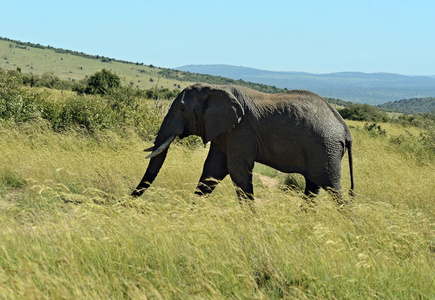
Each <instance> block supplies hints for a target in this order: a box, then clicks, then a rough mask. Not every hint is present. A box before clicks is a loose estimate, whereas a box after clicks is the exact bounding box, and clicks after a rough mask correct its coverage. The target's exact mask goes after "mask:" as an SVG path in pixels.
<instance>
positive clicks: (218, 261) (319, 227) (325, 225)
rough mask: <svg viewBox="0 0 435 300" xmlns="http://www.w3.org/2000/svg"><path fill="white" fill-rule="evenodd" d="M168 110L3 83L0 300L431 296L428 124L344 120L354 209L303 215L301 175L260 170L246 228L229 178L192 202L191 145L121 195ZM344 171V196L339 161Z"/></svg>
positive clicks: (328, 205) (128, 98)
mask: <svg viewBox="0 0 435 300" xmlns="http://www.w3.org/2000/svg"><path fill="white" fill-rule="evenodd" d="M8 49H9V48H8ZM10 49H12V50H14V49H15V48H10ZM17 50H23V51H33V49H32V50H25V49H21V48H17ZM44 51H47V50H44ZM41 59H42V57H41ZM64 60H65V59H64ZM61 61H63V60H61ZM35 66H36V65H35ZM169 103H170V102H169V101H162V100H160V101H151V100H147V99H143V98H141V96H138V95H137V94H135V93H132V90H131V88H121V89H119V90H116V91H112V92H111V93H109V94H107V95H104V96H102V95H76V94H75V93H73V92H71V91H55V90H50V89H41V88H38V89H37V88H30V87H29V86H23V85H22V83H20V81H19V80H18V79H17V78H15V77H14V75H13V74H9V73H8V72H5V71H0V159H1V161H0V299H44V298H48V299H108V298H113V299H119V298H127V299H129V298H132V299H145V298H158V299H190V298H198V299H222V298H236V299H278V298H287V299H289V298H290V299H292V298H298V299H377V298H384V299H434V298H435V286H434V282H435V268H434V267H435V210H434V208H433V204H434V201H435V177H434V174H435V165H434V161H435V137H434V136H433V123H430V122H429V121H430V120H429V119H428V120H425V122H426V121H427V123H425V122H423V121H422V120H420V119H415V120H413V121H412V122H408V124H414V123H415V122H414V121H418V122H416V123H415V124H416V125H417V127H413V126H411V125H408V126H402V125H399V124H393V123H377V124H375V123H373V124H369V123H367V124H366V123H364V122H357V121H347V122H348V124H349V126H350V128H351V132H352V135H353V137H354V167H355V184H356V196H355V198H354V199H353V200H352V201H351V204H349V205H346V206H344V207H338V206H337V205H336V203H335V201H333V200H332V199H330V198H329V195H328V194H327V193H324V192H323V193H321V195H320V196H319V197H318V198H317V199H316V201H315V203H306V202H305V201H304V200H303V197H302V195H301V190H302V189H303V187H302V186H301V185H302V184H301V178H300V177H297V176H295V177H289V176H288V175H286V174H282V173H279V172H277V171H276V170H273V169H270V168H268V167H265V166H262V165H257V166H256V168H255V170H254V189H255V195H256V200H255V207H256V214H252V213H251V212H249V211H246V210H243V209H241V207H240V206H239V204H238V201H237V198H236V193H235V191H234V188H233V186H232V183H231V181H230V180H229V178H226V179H225V180H224V181H223V182H222V183H221V184H220V185H219V186H218V188H217V189H216V191H215V192H214V193H213V194H212V195H211V196H210V197H209V198H207V199H201V198H196V197H195V196H194V195H193V190H194V188H195V186H196V182H197V180H198V178H199V176H200V173H201V169H202V164H203V162H204V160H205V157H206V154H207V149H205V148H203V147H200V146H198V144H197V143H195V141H194V140H193V141H191V143H189V142H188V143H182V142H178V143H174V144H173V145H171V149H170V152H169V154H168V157H167V160H166V162H165V164H164V166H163V168H162V170H161V172H160V174H159V175H158V177H157V179H156V181H155V182H154V184H153V185H152V187H151V188H150V189H149V190H147V191H146V193H145V194H144V195H143V196H142V197H141V198H139V199H132V198H130V197H129V194H130V192H131V191H132V189H133V188H134V187H135V186H136V184H137V183H138V181H139V179H140V178H141V176H142V175H143V172H144V170H145V168H146V165H147V161H145V160H144V157H145V155H144V153H143V152H142V149H144V148H146V147H149V146H150V145H151V141H152V139H153V135H154V134H155V132H156V130H157V128H158V124H159V123H160V122H161V119H162V116H163V115H164V112H165V110H166V109H167V106H168V105H169ZM431 124H432V125H431ZM431 126H432V127H431ZM342 169H343V172H342V173H343V180H342V184H343V187H344V189H347V188H348V187H349V185H350V179H349V171H348V165H347V159H346V158H345V159H344V160H343V166H342ZM290 185H291V186H292V188H289V186H290ZM347 200H351V199H350V198H347Z"/></svg>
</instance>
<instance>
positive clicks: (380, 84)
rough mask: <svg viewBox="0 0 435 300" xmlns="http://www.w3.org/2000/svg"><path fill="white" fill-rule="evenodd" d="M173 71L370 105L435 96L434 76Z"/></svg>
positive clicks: (214, 68)
mask: <svg viewBox="0 0 435 300" xmlns="http://www.w3.org/2000/svg"><path fill="white" fill-rule="evenodd" d="M176 70H180V71H188V72H192V73H199V74H208V75H213V76H223V77H228V78H231V79H236V80H237V79H243V80H245V81H250V82H254V83H262V84H267V85H272V86H276V87H278V88H287V89H289V90H292V89H306V90H310V91H313V92H315V93H317V94H319V95H321V96H324V97H329V98H337V99H342V100H346V101H351V102H358V103H366V104H371V105H378V104H384V103H387V102H391V101H398V100H402V99H409V98H424V97H434V96H435V75H434V76H405V75H399V74H391V73H361V72H339V73H330V74H312V73H305V72H274V71H264V70H259V69H254V68H247V67H238V66H231V65H187V66H182V67H179V68H176Z"/></svg>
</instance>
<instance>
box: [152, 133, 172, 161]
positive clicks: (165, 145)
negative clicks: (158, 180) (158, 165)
mask: <svg viewBox="0 0 435 300" xmlns="http://www.w3.org/2000/svg"><path fill="white" fill-rule="evenodd" d="M175 137H176V135H171V136H170V137H168V138H167V139H166V141H164V143H163V144H161V145H160V147H159V148H157V149H156V150H154V151H153V153H151V154H150V155H148V156H147V157H145V158H153V157H154V156H157V155H159V154H160V153H162V152H163V151H165V150H166V149H167V148H168V147H169V145H170V144H171V143H172V141H173V140H174V139H175Z"/></svg>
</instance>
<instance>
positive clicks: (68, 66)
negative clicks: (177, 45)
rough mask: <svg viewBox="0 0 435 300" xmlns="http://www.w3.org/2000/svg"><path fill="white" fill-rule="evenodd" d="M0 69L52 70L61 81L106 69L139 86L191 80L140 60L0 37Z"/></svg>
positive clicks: (164, 85)
mask: <svg viewBox="0 0 435 300" xmlns="http://www.w3.org/2000/svg"><path fill="white" fill-rule="evenodd" d="M0 68H3V69H6V70H17V68H19V69H20V70H21V71H22V72H23V73H31V74H34V75H42V74H44V73H50V72H52V73H54V74H55V75H56V76H58V77H59V78H60V79H63V80H71V81H75V80H81V79H83V78H85V77H88V76H90V75H92V74H94V73H95V72H97V71H100V70H101V69H103V68H106V69H110V70H112V71H114V72H116V73H117V74H119V75H120V76H121V77H122V78H123V80H124V81H125V83H127V84H130V83H132V84H133V86H136V87H138V88H141V89H150V88H154V87H158V88H170V89H173V88H174V87H178V86H180V88H184V87H186V86H188V85H190V84H191V83H192V82H188V81H180V80H174V79H171V78H165V77H164V76H162V75H161V74H160V72H161V71H162V69H161V68H156V67H154V66H153V65H149V66H147V65H144V64H142V63H132V62H125V61H119V60H116V59H113V58H108V57H104V56H100V55H89V54H85V53H82V52H76V51H71V50H65V49H59V48H53V47H50V46H42V45H39V44H32V43H23V42H20V41H14V40H10V39H5V38H0Z"/></svg>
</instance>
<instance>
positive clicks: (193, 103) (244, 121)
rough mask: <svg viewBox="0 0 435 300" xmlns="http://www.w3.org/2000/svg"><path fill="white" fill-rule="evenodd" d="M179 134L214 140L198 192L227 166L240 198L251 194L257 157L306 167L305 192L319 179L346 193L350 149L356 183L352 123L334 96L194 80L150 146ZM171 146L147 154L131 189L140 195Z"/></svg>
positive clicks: (279, 165) (287, 167)
mask: <svg viewBox="0 0 435 300" xmlns="http://www.w3.org/2000/svg"><path fill="white" fill-rule="evenodd" d="M174 135H175V136H179V137H180V138H183V137H186V136H189V135H197V136H200V137H202V139H203V141H204V143H207V142H208V141H211V146H210V151H209V153H208V156H207V159H206V161H205V163H204V169H203V173H202V175H201V178H200V180H199V183H198V186H197V189H196V192H195V193H196V194H198V195H207V194H209V193H211V192H212V191H213V190H214V188H215V187H216V185H217V184H218V183H219V182H220V181H221V180H222V179H223V178H225V177H226V176H227V175H228V174H229V175H230V176H231V179H232V181H233V182H234V185H235V186H236V190H237V192H238V195H239V199H241V200H242V199H253V194H254V192H253V186H252V169H253V167H254V162H260V163H262V164H265V165H268V166H270V167H272V168H275V169H277V170H279V171H282V172H286V173H300V174H302V175H303V176H304V177H305V180H306V189H305V194H306V195H308V196H310V195H316V194H318V193H319V190H320V188H321V187H322V188H324V189H327V190H330V191H335V192H336V193H340V194H341V184H340V181H341V159H342V157H343V155H344V154H345V152H346V149H348V151H349V162H350V173H351V189H353V174H352V173H353V172H352V137H351V135H350V132H349V129H348V127H347V126H346V124H345V122H344V120H343V119H342V118H341V116H340V115H339V114H338V112H337V111H336V110H335V109H334V108H333V107H332V106H331V105H330V104H329V103H327V102H326V101H325V100H324V99H323V98H321V97H320V96H318V95H316V94H314V93H312V92H309V91H301V90H295V91H289V92H286V93H282V94H265V93H260V92H257V91H254V90H251V89H248V88H245V87H239V86H215V85H207V84H195V85H193V86H190V87H187V88H186V89H185V90H184V91H182V92H181V93H180V94H179V95H178V97H177V98H176V99H175V100H174V102H173V104H172V106H171V108H170V109H169V112H168V114H167V115H166V117H165V119H164V121H163V124H162V126H161V128H160V130H159V132H158V135H157V138H156V140H155V143H154V144H155V146H154V147H152V149H151V150H155V149H157V148H158V147H159V146H160V145H162V144H163V143H164V142H165V141H167V139H168V138H170V137H171V136H174ZM169 141H170V140H169ZM162 148H164V147H161V148H160V151H162ZM167 151H168V148H165V149H164V151H163V152H161V153H160V154H157V155H155V156H153V155H154V154H151V155H150V156H151V157H152V158H151V160H150V163H149V165H148V168H147V170H146V173H145V175H144V177H143V178H142V180H141V182H140V183H139V185H138V186H137V188H136V189H135V190H134V191H133V194H132V195H133V196H140V195H142V193H143V192H144V190H145V189H146V188H148V187H149V185H150V184H151V183H152V182H153V180H154V178H155V177H156V176H157V174H158V172H159V170H160V168H161V166H162V164H163V162H164V160H165V157H166V154H167ZM156 152H157V151H156Z"/></svg>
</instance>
